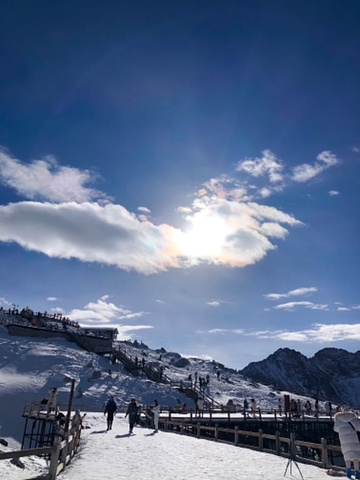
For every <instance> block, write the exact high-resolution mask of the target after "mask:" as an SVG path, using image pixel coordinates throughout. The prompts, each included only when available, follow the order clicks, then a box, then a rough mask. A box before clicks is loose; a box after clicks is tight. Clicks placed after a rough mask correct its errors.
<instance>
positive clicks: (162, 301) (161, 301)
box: [155, 299, 165, 304]
mask: <svg viewBox="0 0 360 480" xmlns="http://www.w3.org/2000/svg"><path fill="white" fill-rule="evenodd" d="M155 302H156V303H161V304H164V303H165V302H164V300H159V299H157V300H155Z"/></svg>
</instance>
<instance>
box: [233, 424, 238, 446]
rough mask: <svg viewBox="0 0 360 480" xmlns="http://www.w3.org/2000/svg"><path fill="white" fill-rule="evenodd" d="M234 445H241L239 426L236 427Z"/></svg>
mask: <svg viewBox="0 0 360 480" xmlns="http://www.w3.org/2000/svg"><path fill="white" fill-rule="evenodd" d="M234 443H235V445H236V446H238V445H239V427H238V426H237V425H235V433H234Z"/></svg>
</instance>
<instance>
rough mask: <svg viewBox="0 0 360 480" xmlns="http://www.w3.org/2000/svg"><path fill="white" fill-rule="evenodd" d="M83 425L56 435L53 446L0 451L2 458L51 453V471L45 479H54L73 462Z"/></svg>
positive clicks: (0, 458)
mask: <svg viewBox="0 0 360 480" xmlns="http://www.w3.org/2000/svg"><path fill="white" fill-rule="evenodd" d="M80 435H81V425H79V426H77V427H76V428H74V429H72V430H71V432H69V434H65V436H64V438H62V436H55V441H54V445H53V446H52V447H41V448H30V449H27V450H18V451H12V452H6V453H0V460H6V459H9V458H20V457H28V456H30V455H38V456H40V455H48V454H50V465H49V473H48V474H47V475H46V476H44V477H43V478H44V480H45V479H46V480H54V479H55V478H56V476H57V475H58V474H59V473H60V472H62V471H63V470H64V469H65V468H66V466H67V465H68V464H69V463H70V462H71V460H72V458H73V456H74V455H75V453H76V452H77V450H78V448H79V443H80Z"/></svg>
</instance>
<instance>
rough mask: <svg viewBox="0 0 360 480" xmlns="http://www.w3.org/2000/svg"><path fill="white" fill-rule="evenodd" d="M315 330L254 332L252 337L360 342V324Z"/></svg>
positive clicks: (318, 324)
mask: <svg viewBox="0 0 360 480" xmlns="http://www.w3.org/2000/svg"><path fill="white" fill-rule="evenodd" d="M312 327H313V328H309V329H305V330H299V331H290V330H289V331H287V330H277V331H276V330H275V331H266V332H252V333H251V335H254V336H258V337H260V338H264V339H265V338H269V339H275V340H281V341H291V342H314V343H329V342H340V341H344V340H360V324H359V323H356V324H320V323H317V324H314V325H313V326H312Z"/></svg>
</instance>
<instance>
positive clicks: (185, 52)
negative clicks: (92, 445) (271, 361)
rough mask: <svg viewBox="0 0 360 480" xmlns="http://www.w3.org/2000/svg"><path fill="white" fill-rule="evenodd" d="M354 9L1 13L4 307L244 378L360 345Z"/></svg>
mask: <svg viewBox="0 0 360 480" xmlns="http://www.w3.org/2000/svg"><path fill="white" fill-rule="evenodd" d="M359 18H360V4H359V2H357V1H345V2H342V3H340V2H335V1H326V2H325V1H324V2H323V1H318V2H310V1H302V2H297V1H294V2H288V1H277V2H268V1H256V0H252V1H241V2H238V1H236V2H235V1H234V2H233V1H228V2H215V1H206V2H205V1H204V2H201V1H193V2H184V1H183V2H177V1H174V2H162V1H155V2H141V1H134V2H127V1H125V2H116V1H107V2H100V1H87V2H83V1H78V2H76V4H74V2H69V1H64V2H61V3H60V2H57V3H56V2H51V3H49V2H45V1H40V0H39V1H35V2H29V1H18V2H12V1H4V2H2V15H1V18H0V43H1V45H2V48H1V52H0V59H1V65H2V73H1V76H0V87H1V88H0V144H1V153H0V202H1V203H0V255H1V257H0V258H1V262H0V277H1V279H2V280H1V291H0V300H1V304H2V305H3V306H5V307H7V306H11V305H12V304H15V305H19V306H20V308H21V307H24V306H26V305H28V306H30V307H32V308H33V309H34V310H36V311H38V310H41V311H44V310H46V311H48V312H62V313H64V314H66V315H68V316H70V318H71V319H73V320H77V321H79V322H80V323H81V324H83V325H94V326H95V325H103V326H114V325H115V326H117V327H118V329H119V331H120V337H119V338H132V339H135V338H136V339H138V340H143V341H144V342H145V343H147V344H148V345H149V346H150V347H152V348H158V347H161V346H163V347H165V348H166V349H167V350H168V351H171V350H173V351H177V352H180V353H182V354H184V355H197V356H201V355H203V356H209V357H213V358H215V359H216V360H218V361H221V362H223V363H225V364H226V365H227V366H232V367H234V368H241V367H244V366H245V365H247V364H248V363H249V362H251V361H257V360H261V359H263V358H265V357H266V356H267V355H269V354H270V353H272V352H273V351H275V350H276V349H277V348H280V347H285V346H286V347H290V348H294V349H296V350H299V351H301V352H302V353H304V354H306V355H308V356H309V355H313V354H314V353H315V352H316V351H318V350H319V349H321V348H324V347H327V346H334V347H340V348H345V349H347V350H349V351H356V350H358V348H359V347H358V346H359V339H360V319H359V314H360V289H359V266H360V265H359V242H358V239H359V233H360V232H359V195H360V189H359V178H360V175H359V174H360V136H359V132H360V128H359V127H360V116H359V107H360V92H359V85H360V69H359V51H360V34H359V30H360V29H359V28H358V26H359Z"/></svg>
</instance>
